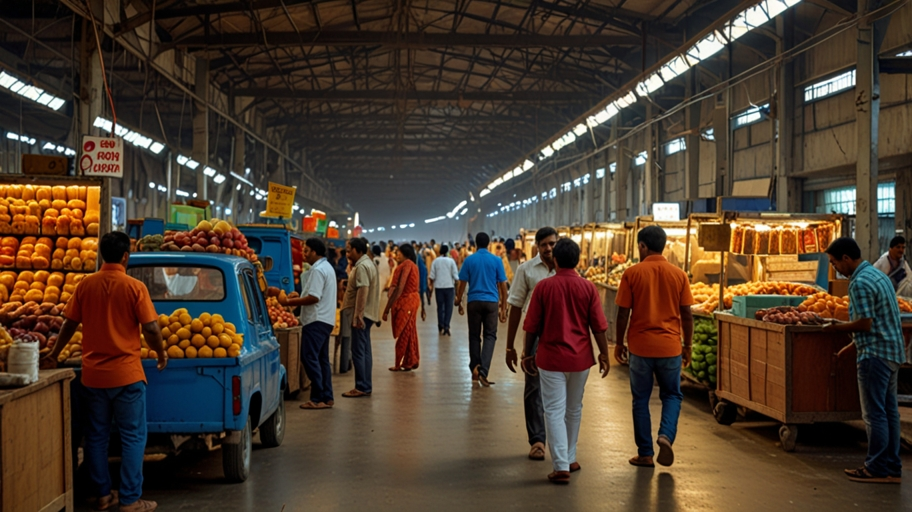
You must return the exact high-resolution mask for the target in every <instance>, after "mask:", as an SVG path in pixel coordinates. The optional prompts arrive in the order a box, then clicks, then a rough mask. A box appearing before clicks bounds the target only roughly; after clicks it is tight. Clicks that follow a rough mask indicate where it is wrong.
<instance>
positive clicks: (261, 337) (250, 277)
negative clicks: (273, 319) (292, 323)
mask: <svg viewBox="0 0 912 512" xmlns="http://www.w3.org/2000/svg"><path fill="white" fill-rule="evenodd" d="M243 280H244V281H245V288H246V293H247V296H248V300H249V302H250V306H251V309H252V314H253V324H254V325H253V329H254V330H253V332H255V333H256V338H257V340H256V342H257V344H258V345H259V346H260V349H261V350H264V351H268V352H269V354H268V355H267V356H265V357H261V358H260V359H259V361H260V364H261V368H262V374H261V379H262V380H261V382H262V384H263V411H264V412H266V411H272V409H273V408H274V407H275V405H276V403H277V400H276V397H278V400H281V399H282V396H281V394H280V391H281V390H280V383H279V364H280V363H279V351H278V350H276V349H277V348H278V342H277V341H276V340H275V337H274V336H273V333H272V324H271V323H270V322H269V313H268V312H267V310H266V300H265V299H264V298H263V294H262V292H260V289H259V287H258V286H257V279H256V276H255V275H254V274H253V270H251V269H244V271H243ZM265 417H268V415H265V414H264V418H265Z"/></svg>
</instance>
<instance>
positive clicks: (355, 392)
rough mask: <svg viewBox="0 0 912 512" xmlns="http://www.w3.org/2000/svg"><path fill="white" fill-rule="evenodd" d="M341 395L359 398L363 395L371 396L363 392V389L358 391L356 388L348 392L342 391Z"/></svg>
mask: <svg viewBox="0 0 912 512" xmlns="http://www.w3.org/2000/svg"><path fill="white" fill-rule="evenodd" d="M342 396H344V397H345V398H361V397H365V396H371V394H370V393H365V392H363V391H359V390H357V389H353V390H351V391H349V392H348V393H342Z"/></svg>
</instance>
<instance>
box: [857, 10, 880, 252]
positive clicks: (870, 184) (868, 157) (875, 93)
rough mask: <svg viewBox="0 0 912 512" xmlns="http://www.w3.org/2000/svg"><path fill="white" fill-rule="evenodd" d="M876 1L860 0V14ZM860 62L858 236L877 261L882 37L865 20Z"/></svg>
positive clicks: (860, 37) (861, 27)
mask: <svg viewBox="0 0 912 512" xmlns="http://www.w3.org/2000/svg"><path fill="white" fill-rule="evenodd" d="M877 3H879V2H878V1H877V0H859V2H858V14H859V16H864V15H865V14H866V13H867V12H868V10H869V7H870V8H876V4H877ZM857 32H858V35H857V40H856V42H857V44H856V49H857V54H858V61H857V62H858V64H857V68H856V69H857V71H856V86H855V96H856V97H855V135H856V144H857V152H858V160H857V162H856V167H855V180H856V185H855V186H856V192H855V212H856V221H855V239H856V241H857V242H858V245H859V246H860V247H861V256H862V258H864V259H866V260H869V261H874V260H875V259H876V258H877V257H878V256H879V252H880V243H879V242H878V233H877V231H878V230H877V181H878V166H877V164H878V162H877V155H878V150H877V132H878V126H879V117H880V78H879V72H878V69H877V52H878V49H879V47H880V45H879V44H878V43H879V39H878V38H877V37H876V36H875V33H874V26H873V25H872V24H871V23H869V22H868V21H865V20H862V21H861V22H860V23H859V24H858V30H857Z"/></svg>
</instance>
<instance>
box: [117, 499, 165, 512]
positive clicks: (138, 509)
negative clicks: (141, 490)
mask: <svg viewBox="0 0 912 512" xmlns="http://www.w3.org/2000/svg"><path fill="white" fill-rule="evenodd" d="M157 508H158V503H155V502H154V501H148V500H136V501H134V502H133V503H130V504H129V505H121V506H120V512H152V511H153V510H155V509H157Z"/></svg>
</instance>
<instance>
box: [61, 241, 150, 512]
mask: <svg viewBox="0 0 912 512" xmlns="http://www.w3.org/2000/svg"><path fill="white" fill-rule="evenodd" d="M99 252H101V257H102V259H103V260H104V264H103V265H102V266H101V270H100V271H99V272H96V273H94V274H92V275H90V276H87V277H86V278H85V279H83V280H82V282H80V283H79V286H77V287H76V291H75V292H74V293H73V296H72V297H71V298H70V300H69V302H68V303H67V308H66V313H65V316H66V320H65V321H64V323H63V326H62V327H61V329H60V336H59V337H58V338H57V342H56V344H55V346H54V350H52V351H51V353H50V355H49V356H48V357H50V358H51V360H52V361H56V360H57V356H58V355H59V354H60V351H61V350H62V349H63V347H65V346H66V345H67V343H69V341H70V338H71V337H72V336H73V334H74V333H75V332H76V328H77V327H78V326H79V323H80V322H82V333H83V341H82V350H83V352H82V354H83V355H82V384H83V386H84V387H85V394H86V403H87V406H88V416H89V425H88V428H87V433H86V441H85V460H86V463H87V464H88V468H89V476H90V477H91V479H92V482H93V483H94V484H95V485H96V486H97V491H98V494H97V496H100V498H99V500H98V503H97V506H96V509H97V510H111V509H113V508H114V507H115V506H117V504H118V502H119V503H120V510H121V511H122V512H137V511H142V512H149V511H152V510H155V508H156V507H157V505H156V503H155V502H154V501H146V500H141V499H139V498H140V496H142V482H143V475H142V464H143V453H144V452H145V449H146V374H145V372H144V371H143V367H142V361H141V360H140V349H141V348H142V344H141V341H140V337H139V333H140V330H141V331H142V333H143V335H145V338H146V343H148V344H149V347H151V348H152V350H154V351H155V352H156V353H157V354H158V369H159V370H164V369H165V366H166V365H167V364H168V356H167V354H166V353H165V348H164V344H163V343H162V337H161V330H160V329H159V327H158V314H157V313H156V312H155V307H154V306H153V305H152V300H151V299H150V298H149V290H148V289H146V285H145V284H143V283H142V282H141V281H138V280H136V279H133V278H132V277H130V276H128V275H127V273H126V268H127V260H129V258H130V238H129V237H128V236H127V235H125V234H124V233H120V232H114V233H108V234H107V235H105V236H103V237H102V238H101V242H100V243H99ZM114 420H116V421H117V428H118V430H119V432H120V438H121V441H122V444H123V455H122V463H121V468H120V480H121V482H120V494H119V495H118V494H117V493H116V492H115V491H112V490H111V475H110V473H109V471H108V440H109V439H110V437H111V424H112V422H113V421H114Z"/></svg>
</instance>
